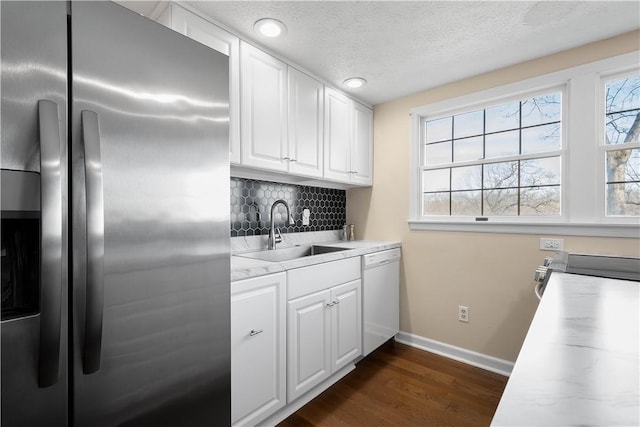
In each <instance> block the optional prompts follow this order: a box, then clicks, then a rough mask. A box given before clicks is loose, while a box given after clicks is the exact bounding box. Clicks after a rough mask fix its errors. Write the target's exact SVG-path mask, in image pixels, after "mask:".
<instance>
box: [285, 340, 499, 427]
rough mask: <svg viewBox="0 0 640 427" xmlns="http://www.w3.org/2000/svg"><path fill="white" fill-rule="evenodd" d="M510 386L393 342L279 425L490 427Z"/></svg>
mask: <svg viewBox="0 0 640 427" xmlns="http://www.w3.org/2000/svg"><path fill="white" fill-rule="evenodd" d="M506 384H507V378H506V377H503V376H502V375H498V374H495V373H493V372H489V371H485V370H483V369H479V368H475V367H473V366H469V365H467V364H464V363H461V362H456V361H454V360H451V359H447V358H445V357H441V356H438V355H435V354H433V353H428V352H424V351H422V350H418V349H415V348H412V347H409V346H406V345H403V344H399V343H396V342H393V340H392V341H389V342H388V343H386V344H385V345H383V346H382V347H381V348H379V349H378V350H376V351H375V352H373V353H371V354H370V355H369V356H368V357H366V358H365V359H363V360H362V361H361V362H360V363H358V365H357V367H356V369H355V370H354V371H352V372H350V373H349V374H348V375H347V376H345V377H344V378H343V379H341V380H340V381H339V382H337V383H336V384H334V385H333V386H332V387H331V388H329V389H328V390H326V391H325V392H324V393H322V394H321V395H320V396H318V397H317V398H315V399H314V400H312V401H311V402H309V403H308V404H306V405H305V406H304V407H303V408H301V409H300V410H299V411H298V412H296V413H295V414H293V415H291V416H290V417H289V418H287V419H286V420H284V421H283V422H282V423H280V424H279V425H278V427H294V426H296V427H308V426H331V427H333V426H352V427H356V426H363V427H365V426H366V427H373V426H396V427H401V426H425V427H428V426H452V427H465V426H469V427H481V426H488V425H489V424H490V423H491V418H492V417H493V413H494V412H495V410H496V407H497V406H498V402H499V400H500V396H501V395H502V392H503V391H504V387H505V385H506Z"/></svg>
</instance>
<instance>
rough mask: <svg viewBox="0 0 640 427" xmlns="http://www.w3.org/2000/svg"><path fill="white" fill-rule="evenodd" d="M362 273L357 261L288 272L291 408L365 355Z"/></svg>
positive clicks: (288, 365)
mask: <svg viewBox="0 0 640 427" xmlns="http://www.w3.org/2000/svg"><path fill="white" fill-rule="evenodd" d="M359 269H360V259H359V258H357V257H356V258H349V259H345V260H340V261H334V262H330V263H325V264H321V265H316V266H311V267H305V268H299V269H295V270H291V271H289V272H288V278H287V280H288V282H287V288H288V289H289V292H288V294H289V298H290V299H289V301H288V303H287V305H288V309H287V312H288V320H287V324H288V330H287V339H288V349H287V401H288V402H292V401H293V400H295V399H296V398H298V397H300V396H302V395H303V394H304V393H306V392H307V391H309V390H311V389H312V388H314V387H315V386H317V385H318V384H320V383H321V382H322V381H324V380H325V379H327V378H328V377H329V376H331V375H332V374H333V373H335V372H337V371H338V370H339V369H341V368H343V367H344V366H346V365H347V364H349V363H350V362H352V361H353V360H354V359H355V358H357V357H358V356H359V355H360V354H361V350H362V348H361V343H362V341H361V340H362V338H361V334H362V317H361V297H360V295H361V294H360V292H361V281H360V271H359ZM345 280H348V281H347V282H346V283H344V281H345ZM303 293H306V294H305V295H302V296H299V295H300V294H303Z"/></svg>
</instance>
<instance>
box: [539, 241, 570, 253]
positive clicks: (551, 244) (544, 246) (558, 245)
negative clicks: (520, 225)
mask: <svg viewBox="0 0 640 427" xmlns="http://www.w3.org/2000/svg"><path fill="white" fill-rule="evenodd" d="M563 248H564V240H563V239H542V238H541V239H540V249H541V250H543V251H556V252H557V251H561V250H562V249H563Z"/></svg>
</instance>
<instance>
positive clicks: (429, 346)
mask: <svg viewBox="0 0 640 427" xmlns="http://www.w3.org/2000/svg"><path fill="white" fill-rule="evenodd" d="M396 341H397V342H399V343H401V344H406V345H410V346H411V347H415V348H419V349H421V350H425V351H428V352H431V353H435V354H438V355H440V356H444V357H448V358H449V359H453V360H457V361H458V362H463V363H466V364H468V365H472V366H476V367H478V368H482V369H486V370H487V371H491V372H495V373H497V374H500V375H504V376H507V377H508V376H509V375H511V371H512V370H513V362H510V361H508V360H504V359H499V358H497V357H493V356H489V355H486V354H482V353H477V352H475V351H471V350H467V349H465V348H462V347H456V346H455V345H451V344H446V343H443V342H440V341H436V340H432V339H429V338H425V337H421V336H419V335H414V334H410V333H408V332H402V331H400V332H399V333H398V334H397V335H396Z"/></svg>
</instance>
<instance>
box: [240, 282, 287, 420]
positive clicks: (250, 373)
mask: <svg viewBox="0 0 640 427" xmlns="http://www.w3.org/2000/svg"><path fill="white" fill-rule="evenodd" d="M285 292H286V274H285V273H278V274H271V275H268V276H261V277H255V278H252V279H247V280H241V281H237V282H233V283H232V284H231V420H232V423H233V424H234V425H242V426H245V425H254V424H256V423H257V422H259V421H261V420H263V419H264V418H266V417H268V416H269V415H271V414H273V413H274V412H276V411H277V410H278V409H280V408H282V407H283V406H284V405H285V404H286V324H285V322H286V309H285V304H286V295H285Z"/></svg>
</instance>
